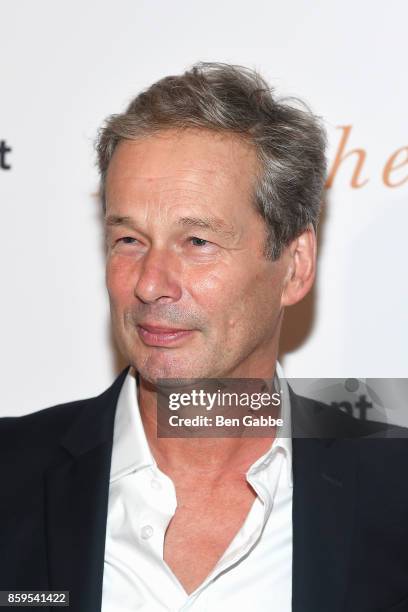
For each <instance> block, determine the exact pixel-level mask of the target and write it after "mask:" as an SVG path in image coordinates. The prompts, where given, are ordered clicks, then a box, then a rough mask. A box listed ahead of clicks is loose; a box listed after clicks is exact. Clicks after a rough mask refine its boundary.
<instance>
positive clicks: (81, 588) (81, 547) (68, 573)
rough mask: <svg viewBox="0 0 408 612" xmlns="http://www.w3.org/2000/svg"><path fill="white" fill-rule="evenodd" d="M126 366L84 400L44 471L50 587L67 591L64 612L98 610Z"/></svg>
mask: <svg viewBox="0 0 408 612" xmlns="http://www.w3.org/2000/svg"><path fill="white" fill-rule="evenodd" d="M126 374H127V370H125V371H124V372H122V374H121V375H120V376H119V377H118V378H117V379H116V381H115V382H114V384H113V385H112V387H110V388H109V389H108V390H107V391H106V392H105V393H104V394H102V395H101V396H99V397H98V398H95V399H92V400H89V402H86V403H85V402H84V405H83V408H82V411H81V413H80V415H79V417H78V418H77V419H76V421H75V422H74V423H73V425H72V426H71V428H70V429H69V430H68V432H67V433H66V434H65V435H64V437H63V439H62V440H61V447H62V448H61V455H62V457H63V458H62V460H60V461H59V462H58V463H57V464H56V465H54V466H52V467H50V468H49V469H48V471H47V473H46V512H47V514H46V516H47V551H48V565H49V576H50V589H51V590H66V591H67V590H69V591H70V610H71V611H72V612H82V611H83V610H92V611H97V610H100V607H101V598H102V579H103V565H104V551H105V534H106V520H107V509H108V495H109V473H110V463H111V453H112V439H113V425H114V416H115V411H116V404H117V399H118V394H119V391H120V388H121V386H122V383H123V381H124V378H125V376H126Z"/></svg>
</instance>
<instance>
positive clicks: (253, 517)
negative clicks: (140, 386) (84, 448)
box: [102, 365, 293, 612]
mask: <svg viewBox="0 0 408 612" xmlns="http://www.w3.org/2000/svg"><path fill="white" fill-rule="evenodd" d="M277 376H278V386H276V389H281V390H282V396H281V397H282V402H281V415H280V416H281V418H282V419H283V421H284V424H285V429H284V431H281V430H279V428H278V435H277V437H276V438H275V440H274V441H273V443H272V446H271V448H270V449H269V450H268V452H266V453H265V454H264V455H263V456H262V457H260V458H259V459H258V460H257V461H255V463H253V464H252V465H251V467H250V468H249V470H248V471H247V474H246V478H247V481H248V483H250V485H251V486H252V488H253V489H254V491H255V492H256V494H257V497H256V498H255V501H254V503H253V505H252V507H251V509H250V511H249V513H248V515H247V518H246V519H245V521H244V524H243V525H242V527H241V529H240V530H239V532H238V533H237V534H236V536H235V537H234V539H233V540H232V542H231V543H230V545H229V546H228V548H227V550H226V551H225V552H224V554H223V556H222V557H221V559H220V560H219V561H218V563H217V564H216V566H215V567H214V568H213V570H212V571H211V573H210V574H209V575H208V576H207V578H206V579H205V580H204V581H203V582H202V583H201V584H200V586H199V587H198V588H197V589H196V590H195V591H194V592H192V593H190V594H187V593H186V591H185V590H184V589H183V587H182V585H181V584H180V582H179V581H178V580H177V578H176V576H175V575H174V574H173V572H172V571H171V569H170V568H169V566H168V565H167V564H166V563H165V561H164V559H163V549H164V536H165V532H166V529H167V526H168V524H169V523H170V520H171V518H172V517H173V515H174V513H175V511H176V508H177V499H176V492H175V487H174V484H173V482H172V480H171V479H170V478H169V477H168V476H166V475H165V474H164V473H163V472H162V471H160V470H159V469H158V467H157V465H156V462H155V460H154V458H153V456H152V453H151V451H150V448H149V444H148V442H147V439H146V436H145V432H144V428H143V424H142V421H141V417H140V413H139V406H138V399H137V397H138V396H137V382H136V380H137V379H136V376H135V372H134V370H132V368H131V369H130V370H129V373H128V375H127V377H126V379H125V381H124V383H123V387H122V389H121V392H120V395H119V398H118V405H117V410H116V416H115V425H114V438H113V449H112V463H111V473H110V485H109V504H108V520H107V532H106V545H105V563H104V576H103V593H102V612H134V611H135V610H144V611H149V612H159V611H161V612H163V611H168V610H170V611H171V612H176V611H177V612H179V611H187V610H191V611H194V612H204V611H208V612H218V611H220V612H221V611H222V612H225V611H226V610H227V611H229V610H231V611H232V610H244V609H248V610H254V611H257V612H258V611H259V612H262V611H264V610H265V611H266V610H268V612H270V611H271V610H276V611H277V612H290V610H291V600H292V491H293V481H292V442H291V438H290V401H289V392H288V387H287V384H286V382H285V379H284V376H283V373H282V370H281V369H280V367H279V365H278V366H277Z"/></svg>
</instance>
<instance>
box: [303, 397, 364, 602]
mask: <svg viewBox="0 0 408 612" xmlns="http://www.w3.org/2000/svg"><path fill="white" fill-rule="evenodd" d="M293 400H295V401H294V402H293V404H294V406H293V413H292V414H293V419H294V420H296V415H297V414H300V413H301V411H302V406H301V400H300V398H296V397H294V398H292V401H293ZM309 416H310V417H311V415H309ZM303 417H304V415H303V416H302V417H301V419H300V420H302V418H303ZM308 421H309V425H310V424H311V423H313V417H311V418H310V419H308ZM317 429H318V427H317ZM294 432H295V435H294V438H293V480H294V489H293V582H292V610H293V612H320V611H324V612H325V611H326V610H327V605H328V602H330V612H338V611H340V610H343V609H344V607H343V606H344V598H345V594H346V587H347V583H348V578H349V576H348V567H349V563H350V554H351V545H352V532H353V525H354V520H355V499H356V460H355V446H356V445H355V443H353V440H350V439H341V438H340V439H337V440H334V439H327V438H326V439H324V438H322V437H320V438H311V437H310V431H309V432H308V433H306V432H305V431H303V435H302V433H301V432H300V431H299V429H298V428H297V427H296V424H295V425H294ZM321 433H322V432H321V431H319V435H320V436H321Z"/></svg>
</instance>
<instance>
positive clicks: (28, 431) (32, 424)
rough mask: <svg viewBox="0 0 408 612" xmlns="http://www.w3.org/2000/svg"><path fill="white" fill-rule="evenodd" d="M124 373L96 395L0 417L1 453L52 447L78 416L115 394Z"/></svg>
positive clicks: (92, 409)
mask: <svg viewBox="0 0 408 612" xmlns="http://www.w3.org/2000/svg"><path fill="white" fill-rule="evenodd" d="M127 371H128V368H126V369H125V370H123V372H121V374H120V375H119V376H118V377H117V378H116V380H115V381H114V383H113V384H112V385H111V386H110V387H109V388H108V389H106V390H105V391H103V392H102V393H101V394H99V395H96V396H93V397H89V398H86V399H80V400H75V401H72V402H66V403H61V404H56V405H55V406H49V407H47V408H43V409H41V410H37V411H36V412H32V413H29V414H25V415H22V416H17V417H3V418H0V449H1V453H3V452H7V450H10V452H12V453H13V454H15V453H16V450H19V449H20V450H23V449H25V450H27V449H33V448H38V449H43V448H44V447H47V446H49V445H53V444H54V442H55V443H56V442H57V440H59V439H60V437H61V436H62V435H63V434H64V433H65V432H66V431H67V430H68V429H69V428H70V426H71V425H72V424H73V423H74V422H75V421H77V420H78V419H79V418H81V415H85V414H86V413H89V414H93V411H95V410H96V411H98V408H99V406H102V407H103V405H104V404H105V402H106V401H107V400H108V399H109V397H110V396H111V394H114V395H117V393H118V392H119V390H120V387H121V386H122V383H123V380H124V378H125V376H126V374H127Z"/></svg>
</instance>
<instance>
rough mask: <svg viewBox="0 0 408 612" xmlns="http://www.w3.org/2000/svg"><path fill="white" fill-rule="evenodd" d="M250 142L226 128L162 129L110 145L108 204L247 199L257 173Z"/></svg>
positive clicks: (219, 202)
mask: <svg viewBox="0 0 408 612" xmlns="http://www.w3.org/2000/svg"><path fill="white" fill-rule="evenodd" d="M257 168H258V164H257V160H256V155H255V151H254V148H253V146H252V145H251V144H249V143H247V142H246V141H244V140H243V139H242V138H239V137H237V136H235V135H234V134H230V133H218V132H212V131H208V130H201V129H200V130H198V129H197V130H196V129H188V130H182V131H181V130H166V131H163V132H160V133H158V134H155V135H153V136H148V137H143V138H140V139H138V140H123V141H121V142H120V143H119V144H118V146H117V147H116V149H115V152H114V154H113V156H112V159H111V162H110V164H109V168H108V172H107V178H106V196H107V205H108V207H109V206H110V205H114V206H117V205H118V204H119V203H121V204H131V203H137V202H139V203H142V202H143V201H146V200H149V201H150V200H151V199H152V198H153V199H154V200H155V203H156V204H157V203H158V200H159V201H160V202H161V203H162V204H163V203H164V202H166V203H168V204H171V203H172V202H173V203H174V204H180V203H183V202H184V201H185V202H186V203H189V201H191V202H194V203H198V204H199V203H202V204H208V205H215V203H217V204H218V205H221V204H222V203H223V204H224V205H226V204H228V203H231V204H235V206H237V205H238V202H237V199H238V200H242V201H244V202H249V200H250V199H252V198H251V194H252V191H253V185H254V179H255V176H256V173H257Z"/></svg>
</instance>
